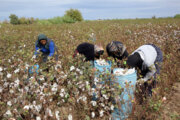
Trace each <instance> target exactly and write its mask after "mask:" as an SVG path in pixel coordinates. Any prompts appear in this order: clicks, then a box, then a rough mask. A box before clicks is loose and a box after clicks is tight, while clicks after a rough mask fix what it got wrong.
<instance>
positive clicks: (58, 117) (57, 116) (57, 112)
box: [55, 111, 60, 120]
mask: <svg viewBox="0 0 180 120" xmlns="http://www.w3.org/2000/svg"><path fill="white" fill-rule="evenodd" d="M55 115H56V119H57V120H60V116H59V111H56V112H55Z"/></svg>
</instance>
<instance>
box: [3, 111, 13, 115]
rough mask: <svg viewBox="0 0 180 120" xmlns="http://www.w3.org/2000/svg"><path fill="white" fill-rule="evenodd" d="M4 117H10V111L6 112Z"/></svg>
mask: <svg viewBox="0 0 180 120" xmlns="http://www.w3.org/2000/svg"><path fill="white" fill-rule="evenodd" d="M4 115H5V116H11V115H12V113H11V111H10V110H7V111H6V113H5V114H4Z"/></svg>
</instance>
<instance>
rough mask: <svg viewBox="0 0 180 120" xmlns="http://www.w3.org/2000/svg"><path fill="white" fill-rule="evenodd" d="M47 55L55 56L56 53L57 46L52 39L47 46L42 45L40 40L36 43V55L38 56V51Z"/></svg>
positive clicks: (48, 40)
mask: <svg viewBox="0 0 180 120" xmlns="http://www.w3.org/2000/svg"><path fill="white" fill-rule="evenodd" d="M39 49H40V51H41V52H43V53H45V54H49V56H53V55H54V53H55V49H56V46H55V44H54V42H53V41H52V40H51V39H49V38H48V39H47V43H46V45H42V44H41V43H40V41H39V40H37V41H36V45H35V53H34V54H35V55H37V54H38V52H37V50H39Z"/></svg>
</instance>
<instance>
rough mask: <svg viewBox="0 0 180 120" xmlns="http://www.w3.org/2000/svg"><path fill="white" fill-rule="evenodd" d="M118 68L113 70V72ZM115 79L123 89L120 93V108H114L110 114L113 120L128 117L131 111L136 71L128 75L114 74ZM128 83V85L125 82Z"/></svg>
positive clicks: (121, 119)
mask: <svg viewBox="0 0 180 120" xmlns="http://www.w3.org/2000/svg"><path fill="white" fill-rule="evenodd" d="M117 69H118V68H115V69H114V70H113V74H114V73H115V71H116V70H117ZM114 78H115V81H116V82H117V83H119V85H120V86H121V88H123V89H124V91H123V92H122V94H121V95H120V99H122V100H124V102H125V103H124V104H122V105H121V109H117V108H115V109H114V112H113V114H112V116H113V120H124V119H126V118H128V115H129V114H130V113H131V112H132V100H133V99H134V91H135V86H136V81H137V73H136V71H135V72H134V73H132V74H129V75H124V76H116V75H114ZM126 83H128V87H127V84H126Z"/></svg>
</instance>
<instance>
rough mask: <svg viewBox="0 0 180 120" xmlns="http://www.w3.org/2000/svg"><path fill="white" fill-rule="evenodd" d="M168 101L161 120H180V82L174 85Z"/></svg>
mask: <svg viewBox="0 0 180 120" xmlns="http://www.w3.org/2000/svg"><path fill="white" fill-rule="evenodd" d="M166 99H167V100H166V101H165V102H164V104H163V105H162V106H163V107H162V114H161V115H160V118H159V120H180V82H177V83H175V84H174V85H173V90H172V92H171V93H170V94H169V95H168V96H166Z"/></svg>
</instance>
